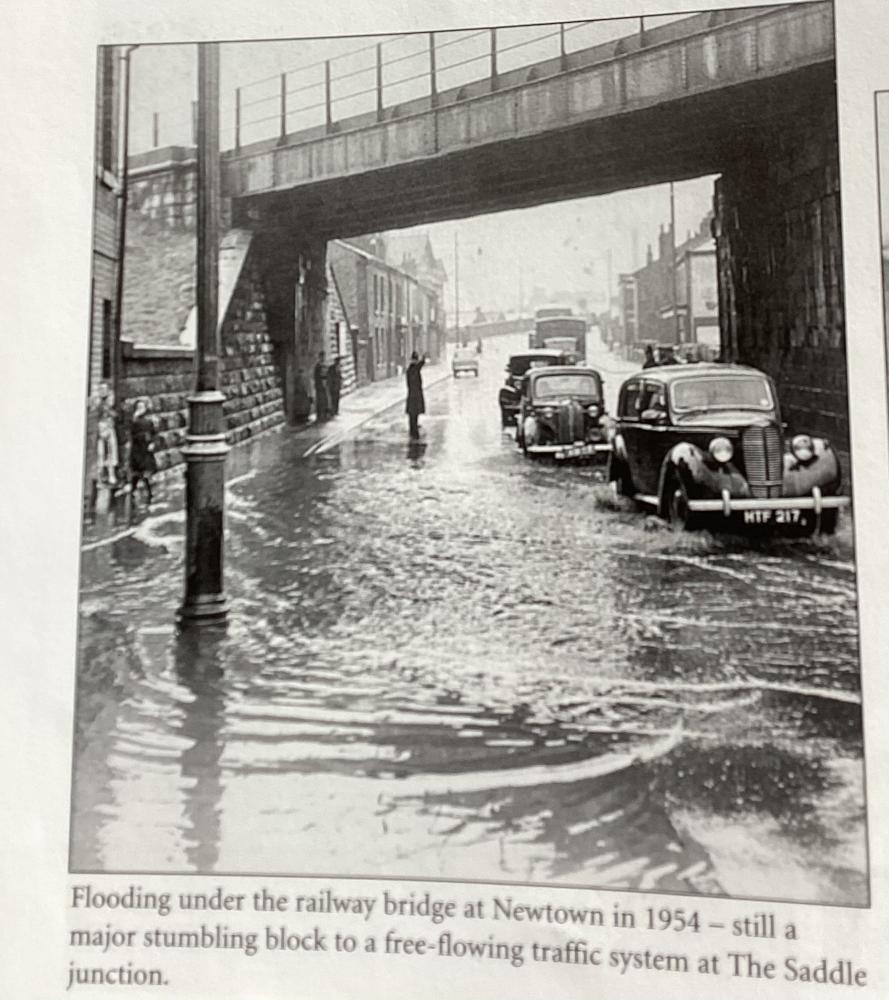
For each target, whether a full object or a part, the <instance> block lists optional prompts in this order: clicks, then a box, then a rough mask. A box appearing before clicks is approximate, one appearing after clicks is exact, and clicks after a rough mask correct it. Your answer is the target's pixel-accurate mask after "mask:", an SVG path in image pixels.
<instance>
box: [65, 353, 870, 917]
mask: <svg viewBox="0 0 889 1000" xmlns="http://www.w3.org/2000/svg"><path fill="white" fill-rule="evenodd" d="M519 343H520V342H519ZM511 346H512V347H513V348H515V346H516V345H515V344H513V345H511V344H510V342H509V341H508V340H507V341H503V342H501V343H500V344H495V343H489V344H488V345H487V346H486V352H485V354H484V355H483V357H482V375H481V377H480V378H479V379H473V378H461V379H459V380H453V379H450V378H449V379H448V380H447V381H445V382H443V383H441V384H439V385H437V386H435V387H433V388H431V389H429V390H427V411H428V412H427V414H426V416H425V418H424V420H423V423H422V426H423V429H424V438H423V440H422V442H420V444H418V445H409V444H408V441H407V426H406V418H405V417H404V415H403V413H402V412H401V410H400V409H398V410H396V411H390V412H388V413H387V414H384V415H381V416H378V417H376V418H374V419H373V420H372V421H371V422H369V423H367V424H365V425H364V426H363V427H361V428H360V429H359V430H358V431H356V432H355V433H354V434H352V435H350V436H348V437H347V438H345V439H344V440H338V441H337V442H335V443H332V444H331V446H330V447H327V448H324V447H323V446H322V447H321V448H320V449H318V451H317V453H316V454H313V455H311V456H309V457H305V456H304V452H305V451H306V449H307V442H306V439H305V438H304V437H300V436H299V435H289V434H287V433H286V432H285V433H284V434H283V435H281V436H280V437H275V438H274V439H270V440H272V443H271V444H268V445H265V446H264V455H263V456H262V457H261V458H260V459H259V460H258V464H257V467H256V469H255V471H254V472H253V473H252V474H251V475H249V476H248V477H246V478H243V479H242V480H240V481H239V482H237V483H236V484H235V485H233V486H232V487H231V488H230V491H229V497H228V508H227V518H228V520H227V532H228V534H227V545H228V548H227V556H226V559H227V565H226V573H227V587H228V591H229V597H230V599H231V603H232V615H231V624H230V626H229V629H228V632H227V633H226V634H225V635H223V636H216V637H213V636H208V635H201V636H196V635H184V636H181V637H180V636H179V635H177V633H176V631H175V629H174V627H173V617H174V612H175V609H176V607H177V605H178V602H179V600H180V598H181V592H182V568H181V567H182V542H181V537H182V531H183V525H182V519H181V515H180V514H179V513H178V512H177V510H176V504H171V505H170V508H169V510H165V509H164V508H163V507H162V506H159V508H158V511H157V512H156V513H154V514H153V515H152V516H151V517H150V518H148V519H147V520H146V521H145V522H144V523H143V524H142V525H140V527H139V529H138V530H137V532H136V533H135V535H133V536H130V537H125V538H121V539H120V540H118V541H116V542H115V543H114V544H111V545H107V546H103V547H97V548H95V549H93V550H91V551H89V552H87V553H85V555H84V565H83V581H82V603H81V630H80V660H79V666H78V671H79V676H78V694H77V704H78V710H77V723H76V734H75V765H74V791H73V795H74V800H73V817H72V824H73V825H72V867H73V868H74V869H76V870H110V871H141V872H148V871H204V872H209V871H219V872H251V873H280V874H331V875H332V874H343V875H348V874H355V875H359V874H361V875H383V874H393V875H402V876H416V877H446V878H461V879H482V880H490V881H532V882H550V883H551V882H565V883H572V884H580V885H591V886H603V887H605V886H607V887H621V888H640V889H658V890H663V891H670V890H675V891H689V890H691V891H695V892H702V893H728V894H730V895H736V896H755V897H768V898H789V899H800V900H811V901H821V902H847V903H859V904H864V903H866V901H867V875H866V854H865V840H864V831H865V825H864V824H865V816H864V801H863V782H862V764H861V736H860V729H861V709H860V701H859V694H858V652H857V615H856V592H855V573H854V562H853V554H852V543H851V534H850V530H849V527H848V523H845V524H843V525H842V526H841V529H840V532H839V534H838V536H837V537H836V538H835V539H831V540H830V541H824V540H815V541H813V540H808V541H798V542H793V543H791V542H779V541H773V542H768V541H760V542H758V543H755V544H750V543H749V542H745V541H742V540H738V539H728V538H716V537H714V536H711V535H709V534H706V533H702V534H695V535H683V534H679V533H674V532H672V531H670V530H668V529H666V528H664V527H663V526H662V525H661V524H660V522H657V521H655V520H654V519H652V518H646V517H645V516H644V515H643V514H640V513H638V512H636V511H633V510H630V509H629V508H618V509H615V507H614V505H613V504H612V503H611V502H610V500H609V494H608V491H607V488H606V487H604V486H603V485H602V484H600V483H599V482H597V476H598V473H597V472H596V470H595V469H593V468H591V467H588V466H587V467H561V466H555V465H550V464H544V463H537V462H533V461H530V460H527V459H524V458H523V457H522V455H521V453H520V452H519V451H518V449H516V447H515V444H514V442H513V441H512V439H511V437H510V436H509V435H507V434H504V433H502V432H501V429H500V426H499V414H498V412H497V406H496V394H497V388H498V385H499V384H500V382H501V380H502V374H503V364H504V361H505V357H506V354H507V353H508V350H509V349H510V347H511ZM603 364H604V365H605V366H606V369H607V367H608V366H611V367H614V366H616V365H617V363H616V362H615V361H613V360H609V359H607V358H605V359H604V360H603ZM604 374H605V378H606V383H607V388H608V391H609V395H610V396H611V397H612V398H613V394H614V393H615V392H616V389H617V387H618V384H619V381H620V372H619V371H612V372H609V371H608V370H605V372H604ZM331 429H332V430H334V429H335V425H331Z"/></svg>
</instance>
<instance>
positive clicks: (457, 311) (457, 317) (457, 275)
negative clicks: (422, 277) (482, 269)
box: [454, 233, 460, 347]
mask: <svg viewBox="0 0 889 1000" xmlns="http://www.w3.org/2000/svg"><path fill="white" fill-rule="evenodd" d="M454 338H455V341H456V345H455V346H457V347H459V346H460V242H459V236H458V235H457V233H454Z"/></svg>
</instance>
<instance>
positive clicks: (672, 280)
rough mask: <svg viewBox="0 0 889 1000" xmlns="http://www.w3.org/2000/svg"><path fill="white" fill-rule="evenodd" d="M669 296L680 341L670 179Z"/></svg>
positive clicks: (673, 210) (680, 341) (674, 221)
mask: <svg viewBox="0 0 889 1000" xmlns="http://www.w3.org/2000/svg"><path fill="white" fill-rule="evenodd" d="M670 297H671V298H672V300H673V324H674V326H675V329H676V343H677V344H681V343H682V328H681V327H680V325H679V306H678V304H677V302H676V200H675V197H674V194H673V182H672V181H670Z"/></svg>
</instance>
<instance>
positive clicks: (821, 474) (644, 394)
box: [608, 364, 849, 534]
mask: <svg viewBox="0 0 889 1000" xmlns="http://www.w3.org/2000/svg"><path fill="white" fill-rule="evenodd" d="M608 478H609V479H610V480H611V481H612V482H613V483H614V486H615V489H616V491H617V492H618V493H619V494H621V495H624V496H629V497H632V498H634V499H635V500H636V501H637V502H638V503H640V504H642V505H644V506H646V507H649V508H650V509H653V510H655V511H656V512H657V513H658V514H659V515H660V516H661V517H663V518H666V519H668V520H670V521H671V522H674V523H676V524H678V525H680V526H682V527H685V528H695V527H700V526H703V525H704V524H705V523H709V524H710V525H711V526H713V527H717V528H718V527H720V526H722V527H725V528H730V529H732V530H738V529H741V530H751V529H755V528H768V529H778V530H785V531H787V532H788V533H794V534H810V533H812V532H815V531H821V532H824V533H829V532H832V531H834V530H835V528H836V523H837V514H838V511H839V510H840V508H842V507H845V506H846V505H847V504H848V503H849V498H848V497H846V496H842V495H841V493H840V490H841V478H842V477H841V470H840V463H839V460H838V458H837V455H836V452H834V450H833V449H832V448H831V446H830V444H829V442H828V441H826V440H825V439H824V438H818V437H811V436H810V435H808V434H797V435H795V436H793V437H791V438H790V439H789V440H788V441H785V437H784V425H783V424H782V422H781V412H780V409H779V405H778V395H777V392H776V390H775V384H774V382H773V381H772V379H770V378H769V377H768V376H767V375H765V374H764V373H763V372H761V371H758V370H757V369H755V368H748V367H746V366H743V365H729V364H695V365H675V366H670V367H656V368H649V369H647V370H645V371H642V372H639V373H638V374H637V375H633V376H632V377H631V378H629V379H627V380H626V381H625V382H624V384H623V385H622V386H621V390H620V395H619V397H618V404H617V421H616V424H615V426H614V428H613V440H612V454H611V459H610V462H609V473H608Z"/></svg>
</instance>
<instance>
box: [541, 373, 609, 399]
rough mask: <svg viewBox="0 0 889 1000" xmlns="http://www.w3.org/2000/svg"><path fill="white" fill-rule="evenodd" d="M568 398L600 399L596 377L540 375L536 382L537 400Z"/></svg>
mask: <svg viewBox="0 0 889 1000" xmlns="http://www.w3.org/2000/svg"><path fill="white" fill-rule="evenodd" d="M566 396H585V397H592V398H593V399H598V398H599V382H598V379H596V377H595V375H590V374H585V373H579V374H577V375H575V374H559V375H556V374H553V375H540V376H538V378H537V379H536V381H535V382H534V398H535V399H564V398H565V397H566Z"/></svg>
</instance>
